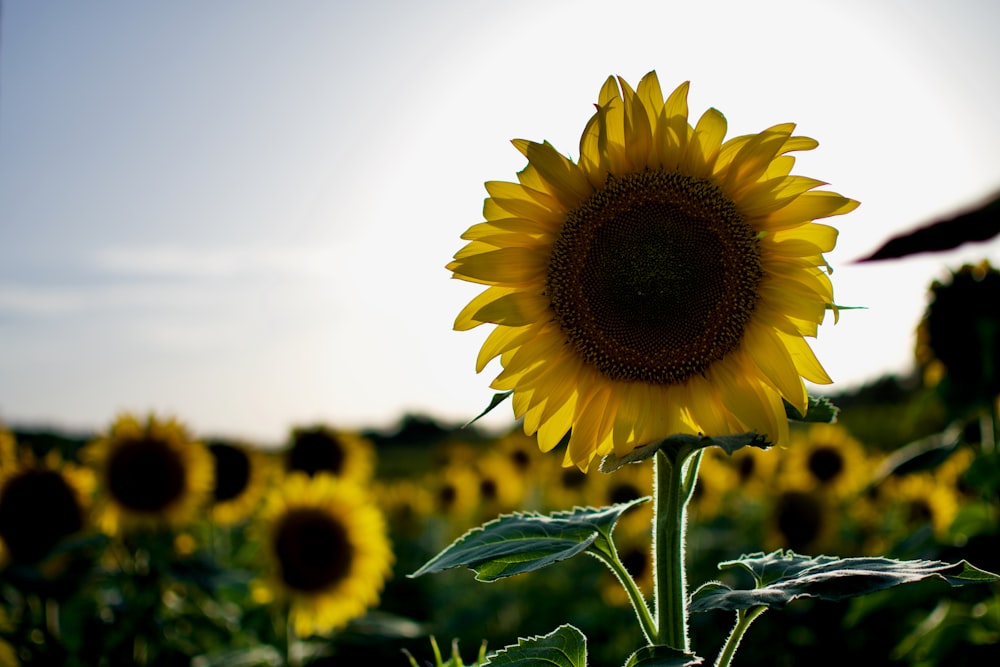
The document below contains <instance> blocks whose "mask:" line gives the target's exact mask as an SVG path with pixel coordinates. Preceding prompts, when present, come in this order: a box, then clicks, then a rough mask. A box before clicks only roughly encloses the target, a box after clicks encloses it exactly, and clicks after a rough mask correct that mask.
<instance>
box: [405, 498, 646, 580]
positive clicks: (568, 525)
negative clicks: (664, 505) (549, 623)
mask: <svg viewBox="0 0 1000 667" xmlns="http://www.w3.org/2000/svg"><path fill="white" fill-rule="evenodd" d="M647 500H649V498H637V499H636V500H632V501H629V502H627V503H619V504H617V505H611V506H610V507H602V508H600V509H594V508H592V507H588V508H582V507H577V508H576V509H574V510H571V511H561V512H553V513H552V514H548V515H544V514H538V513H536V512H515V513H513V514H506V515H503V516H500V517H498V518H496V519H494V520H492V521H490V522H489V523H485V524H483V525H482V526H480V527H479V528H473V529H472V530H470V531H469V532H467V533H465V535H462V536H461V537H460V538H458V539H457V540H455V541H454V542H452V543H451V544H450V545H449V546H448V547H446V548H445V549H444V550H443V551H442V552H441V553H439V554H438V555H437V556H435V557H434V558H432V559H431V560H429V561H427V563H425V564H424V565H423V566H422V567H421V568H420V569H419V570H417V571H416V572H414V573H413V574H411V575H409V576H410V577H419V576H421V575H423V574H428V573H431V572H441V571H442V570H447V569H449V568H453V567H459V566H464V567H468V568H469V569H471V570H473V571H474V572H475V573H476V579H478V580H479V581H496V580H497V579H501V578H503V577H510V576H513V575H515V574H522V573H525V572H533V571H534V570H539V569H541V568H543V567H547V566H549V565H551V564H552V563H557V562H559V561H561V560H566V559H567V558H572V557H573V556H576V555H577V554H580V553H583V552H584V551H587V550H591V551H602V552H604V553H606V554H610V553H611V551H610V550H611V544H610V543H611V530H612V529H613V528H614V526H615V523H616V522H617V521H618V519H619V517H621V515H622V513H624V512H625V511H626V510H628V509H629V508H631V507H633V506H635V505H638V504H640V503H644V502H646V501H647Z"/></svg>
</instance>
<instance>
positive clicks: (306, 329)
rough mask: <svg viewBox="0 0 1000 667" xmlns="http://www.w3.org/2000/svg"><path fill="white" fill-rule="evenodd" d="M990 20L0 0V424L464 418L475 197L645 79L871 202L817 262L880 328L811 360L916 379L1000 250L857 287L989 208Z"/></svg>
mask: <svg viewBox="0 0 1000 667" xmlns="http://www.w3.org/2000/svg"><path fill="white" fill-rule="evenodd" d="M997 25H1000V5H998V4H997V3H994V2H990V1H989V0H982V1H981V2H974V1H968V0H967V1H964V2H962V1H958V2H955V1H954V0H951V1H949V0H937V1H931V0H922V1H912V0H909V1H907V0H897V1H895V2H877V1H875V2H862V1H860V0H840V1H838V2H793V1H785V2H779V1H761V2H752V3H750V2H737V1H732V2H726V1H722V2H713V3H690V2H671V1H664V0H660V1H655V2H639V1H628V0H626V1H622V2H616V3H607V2H591V1H582V2H573V1H569V0H566V1H562V2H538V1H537V0H535V1H514V2H477V1H474V0H466V1H463V2H459V1H452V2H443V1H442V2H423V3H416V2H386V1H377V0H376V1H367V2H363V3H362V2H353V3H349V2H317V1H314V2H305V1H301V0H296V1H291V2H261V1H250V0H241V1H236V0H217V1H214V2H207V3H206V2H195V1H177V0H174V1H172V2H149V3H133V2H124V1H114V2H112V1H100V0H98V1H94V2H87V3H79V2H69V1H61V2H60V1H47V2H30V1H29V0H14V1H11V0H7V2H4V3H3V6H2V27H0V30H2V33H0V420H5V421H8V422H12V423H21V424H24V423H32V424H39V423H49V424H54V425H58V426H65V427H68V428H87V429H89V428H100V427H102V426H103V425H105V424H107V423H108V422H109V421H110V420H111V419H112V418H113V417H114V415H115V414H116V413H117V412H118V411H120V410H125V409H128V410H140V411H144V410H150V409H152V410H156V411H158V412H161V413H170V414H175V415H177V416H178V417H180V418H181V419H182V420H184V421H186V422H187V423H188V424H190V425H191V426H192V427H193V428H194V429H195V430H196V431H197V432H199V433H203V434H204V433H216V434H227V435H234V436H243V437H250V438H254V439H257V440H260V441H262V442H278V441H280V440H281V439H282V438H283V437H284V435H285V433H286V432H287V430H288V429H289V428H290V427H291V426H292V425H294V424H300V423H303V422H311V421H315V420H323V421H327V422H329V423H332V424H334V425H338V426H344V427H356V426H383V425H388V424H391V423H392V422H394V421H395V420H396V419H397V418H398V417H399V416H400V415H401V414H402V413H403V412H404V411H422V412H428V413H431V414H433V415H436V416H439V417H442V418H445V419H449V420H456V421H457V420H464V419H467V418H469V417H470V416H472V415H473V414H475V413H476V412H478V411H479V409H481V408H482V407H483V406H484V405H485V404H486V402H487V401H488V400H489V397H490V396H491V394H492V392H491V391H490V390H489V388H488V384H489V381H490V379H491V378H492V377H493V375H495V373H496V370H497V368H496V367H495V366H491V367H489V368H488V369H487V370H486V371H485V372H484V373H483V374H482V375H480V376H477V375H476V374H475V372H474V360H475V354H476V351H477V349H478V346H479V344H480V343H481V341H482V339H483V337H484V336H485V334H486V333H487V330H486V328H483V330H482V331H478V330H477V331H475V332H472V333H456V332H453V331H451V323H452V321H453V319H454V316H455V314H456V313H457V312H458V310H459V309H460V308H461V307H462V306H463V305H464V303H465V302H466V301H467V300H468V299H469V298H471V296H473V295H474V294H476V293H477V292H478V291H479V289H478V288H476V287H473V286H471V285H466V284H463V283H459V282H457V281H451V280H449V274H448V273H447V271H445V270H444V268H443V266H444V264H445V263H447V261H448V260H449V259H450V257H451V255H452V254H453V253H454V252H455V251H456V250H457V249H458V248H459V247H460V246H461V245H462V242H461V241H460V239H459V235H460V234H461V233H462V232H463V231H464V230H465V229H466V228H467V227H468V226H470V225H471V224H474V223H475V222H478V221H479V220H480V219H481V210H482V200H483V197H484V196H485V192H484V190H483V187H482V183H483V181H486V180H512V179H513V178H514V175H515V172H516V171H517V170H518V169H520V168H521V167H522V166H523V159H522V158H521V156H520V155H519V154H518V153H517V152H516V151H515V150H514V149H513V148H512V147H511V146H510V144H509V143H508V141H509V140H510V139H512V138H515V137H523V138H528V139H534V140H542V139H547V140H549V141H550V142H552V143H553V144H554V145H555V146H556V147H557V148H558V149H560V150H561V151H562V152H564V153H566V154H568V155H570V156H575V155H576V150H577V144H578V141H579V133H580V131H581V129H582V127H583V124H584V122H585V121H586V119H587V117H589V115H590V114H591V113H592V110H593V106H592V104H593V102H594V101H596V98H597V92H598V90H599V88H600V86H601V84H602V82H603V81H604V79H605V77H607V76H608V75H609V74H613V73H614V74H621V75H623V76H625V77H626V78H627V79H628V80H630V81H632V82H636V81H637V80H638V79H639V78H640V77H641V76H642V75H643V74H644V73H645V72H646V71H648V70H650V69H656V70H657V72H658V73H659V75H660V80H661V82H662V84H663V87H664V88H673V87H674V86H676V85H677V84H679V83H681V82H682V81H685V80H691V82H692V86H691V95H690V106H691V110H692V114H695V115H698V114H700V113H701V112H702V111H703V110H704V109H705V108H707V107H709V106H714V107H716V108H718V109H720V110H721V111H722V112H723V113H724V114H725V115H726V117H727V118H728V120H729V127H730V134H741V133H747V132H755V131H759V130H761V129H763V128H765V127H767V126H770V125H773V124H775V123H779V122H785V121H793V122H797V123H798V124H799V131H800V132H801V133H803V134H806V135H808V136H812V137H814V138H816V139H818V140H819V142H820V147H819V149H817V150H816V151H813V152H812V153H810V154H805V155H803V156H802V157H800V159H799V167H798V169H797V170H796V171H797V173H801V174H804V175H808V176H812V177H815V178H820V179H823V180H825V181H828V182H830V184H831V185H830V188H831V189H833V190H836V191H838V192H840V193H842V194H844V195H847V196H850V197H853V198H856V199H859V200H860V201H861V202H862V206H861V208H860V209H858V211H856V212H855V213H852V214H851V215H849V216H847V217H845V218H841V219H839V220H837V221H836V222H837V224H838V226H839V227H840V229H841V237H840V239H841V240H840V246H839V247H838V249H837V251H835V252H834V253H832V254H831V256H830V261H831V263H832V264H833V265H834V267H835V268H836V272H835V273H834V276H833V280H834V286H835V290H836V298H837V300H838V301H839V302H840V303H844V304H850V305H864V306H867V307H868V310H865V311H853V312H850V313H845V314H844V315H843V316H842V318H841V322H840V324H838V325H837V326H836V327H834V326H833V325H832V322H828V325H826V326H824V327H822V328H821V332H820V337H819V340H818V341H816V344H815V346H814V347H815V349H816V350H817V353H818V354H819V356H820V359H821V360H822V361H823V362H824V364H825V365H826V367H827V369H828V371H829V372H830V374H831V375H832V376H833V377H834V379H835V380H838V381H839V382H840V383H841V384H842V385H844V386H850V385H853V384H857V383H860V382H862V381H864V380H865V379H871V378H874V377H875V376H877V375H878V374H879V373H881V372H884V371H903V370H906V368H907V367H908V364H909V363H910V359H911V356H912V352H911V351H912V330H913V328H914V326H915V325H916V323H917V319H918V318H919V315H920V313H921V311H922V309H923V307H924V295H925V292H926V288H927V285H928V284H929V282H930V280H931V279H932V278H934V277H938V276H940V275H943V271H944V268H945V267H947V266H957V265H959V264H960V263H961V262H962V261H965V260H978V259H981V258H983V257H988V258H990V259H992V261H993V262H994V263H997V264H1000V244H998V242H997V241H993V242H991V243H987V244H978V245H976V246H970V247H967V248H965V249H962V250H959V251H955V252H951V253H948V254H944V255H940V256H929V257H924V258H913V259H909V260H905V261H902V262H896V263H885V264H879V265H871V266H852V265H850V264H849V261H850V260H852V259H854V258H857V257H859V256H860V255H863V254H865V253H867V252H869V251H871V250H872V249H874V247H876V246H877V245H879V244H880V243H881V242H882V241H883V240H885V239H886V238H887V237H889V236H891V235H893V234H895V233H898V232H899V231H901V230H904V229H906V228H908V227H912V226H914V225H917V224H921V223H923V222H926V221H928V220H929V219H932V218H934V217H936V216H937V215H939V214H942V213H947V212H949V211H952V210H955V209H957V208H961V207H964V206H966V205H968V204H970V203H973V202H975V201H976V200H977V199H979V198H980V197H982V196H984V195H986V194H987V193H988V192H990V191H992V190H995V189H996V188H997V187H1000V160H997V158H996V156H997V155H1000V127H998V125H997V123H996V122H995V117H996V110H997V109H998V108H1000V86H998V81H1000V77H998V76H997V66H996V63H1000V42H998V41H997V40H996V38H995V30H996V26H997ZM510 421H511V415H510V413H509V409H503V410H498V411H497V414H495V415H494V416H491V419H490V420H489V422H488V423H491V424H494V425H501V424H506V423H510Z"/></svg>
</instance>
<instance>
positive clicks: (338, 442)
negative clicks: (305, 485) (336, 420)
mask: <svg viewBox="0 0 1000 667" xmlns="http://www.w3.org/2000/svg"><path fill="white" fill-rule="evenodd" d="M374 467H375V450H374V448H373V446H372V444H371V442H370V441H369V440H367V439H365V438H362V437H360V436H358V435H355V434H353V433H348V432H346V431H335V430H333V429H331V428H328V427H326V426H321V425H320V426H312V427H309V428H296V429H293V430H292V437H291V443H290V444H289V447H288V449H287V451H286V468H287V470H288V471H289V472H303V473H305V474H307V475H309V476H313V475H316V474H318V473H327V474H329V475H333V476H334V477H338V478H340V479H345V480H353V481H355V482H357V483H359V484H364V483H365V482H367V481H368V480H370V479H371V477H372V473H373V470H374Z"/></svg>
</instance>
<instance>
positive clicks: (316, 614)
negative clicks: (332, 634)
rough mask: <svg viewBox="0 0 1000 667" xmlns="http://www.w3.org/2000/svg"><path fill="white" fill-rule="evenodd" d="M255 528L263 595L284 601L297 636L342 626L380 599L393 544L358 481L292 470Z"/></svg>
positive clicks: (380, 515) (390, 563) (269, 500)
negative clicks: (264, 563)
mask: <svg viewBox="0 0 1000 667" xmlns="http://www.w3.org/2000/svg"><path fill="white" fill-rule="evenodd" d="M258 530H259V532H260V536H259V539H260V540H261V544H263V545H264V548H265V550H266V552H267V554H266V555H267V558H268V561H269V563H270V577H269V579H268V581H267V583H266V584H265V585H264V586H265V588H266V590H267V591H268V592H269V593H270V595H269V596H268V597H270V598H271V599H284V600H287V601H288V603H289V604H290V622H291V625H292V627H293V628H294V630H295V633H296V634H297V635H298V636H300V637H306V636H309V635H312V634H317V633H320V634H322V633H327V632H329V631H331V630H333V629H336V628H340V627H342V626H343V625H344V624H346V623H347V622H348V621H350V620H351V619H353V618H356V617H358V616H361V615H362V614H364V613H365V611H366V610H368V609H369V608H371V607H374V606H375V605H376V604H377V603H378V600H379V595H380V593H381V590H382V587H383V585H384V584H385V580H386V579H387V578H388V576H389V573H390V571H391V566H392V560H393V558H392V550H391V549H390V547H389V540H388V537H387V536H386V527H385V521H384V519H383V517H382V514H381V512H379V510H378V509H377V508H376V506H375V505H374V504H373V503H372V502H371V501H370V500H369V499H368V497H367V496H366V494H364V493H363V492H362V491H361V489H360V488H358V487H357V486H356V485H354V484H352V483H349V482H344V481H342V480H337V479H335V478H334V477H333V476H332V475H329V474H327V473H320V474H318V475H316V476H314V477H308V476H306V475H304V474H302V473H293V474H291V475H289V476H288V478H287V479H286V480H285V481H284V483H283V485H282V486H281V487H279V488H277V489H276V490H275V491H274V493H272V494H271V495H269V497H268V500H267V503H266V505H265V508H264V510H263V511H262V513H261V517H260V525H259V526H258Z"/></svg>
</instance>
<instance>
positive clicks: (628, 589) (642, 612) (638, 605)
mask: <svg viewBox="0 0 1000 667" xmlns="http://www.w3.org/2000/svg"><path fill="white" fill-rule="evenodd" d="M611 551H612V553H611V554H610V555H608V554H605V553H603V552H597V551H594V552H592V553H593V555H594V556H595V557H597V559H598V560H600V561H601V562H603V563H604V564H605V565H607V566H608V567H609V568H610V569H611V571H612V572H613V573H614V575H615V576H616V577H617V578H618V581H620V582H621V584H622V587H623V588H624V589H625V593H627V594H628V599H629V601H630V602H631V603H632V609H633V610H634V611H635V616H636V618H637V619H638V620H639V626H640V627H641V628H642V634H643V635H645V637H646V641H647V642H649V643H650V644H653V643H655V642H656V637H657V629H656V621H655V620H654V619H653V615H652V614H651V613H650V612H649V606H648V605H647V604H646V598H645V597H644V596H643V594H642V591H641V590H639V586H638V585H637V584H636V583H635V579H633V578H632V575H631V574H629V571H628V570H627V569H626V568H625V565H624V564H622V562H621V559H620V558H619V557H618V550H617V549H615V548H614V543H612V544H611Z"/></svg>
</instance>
